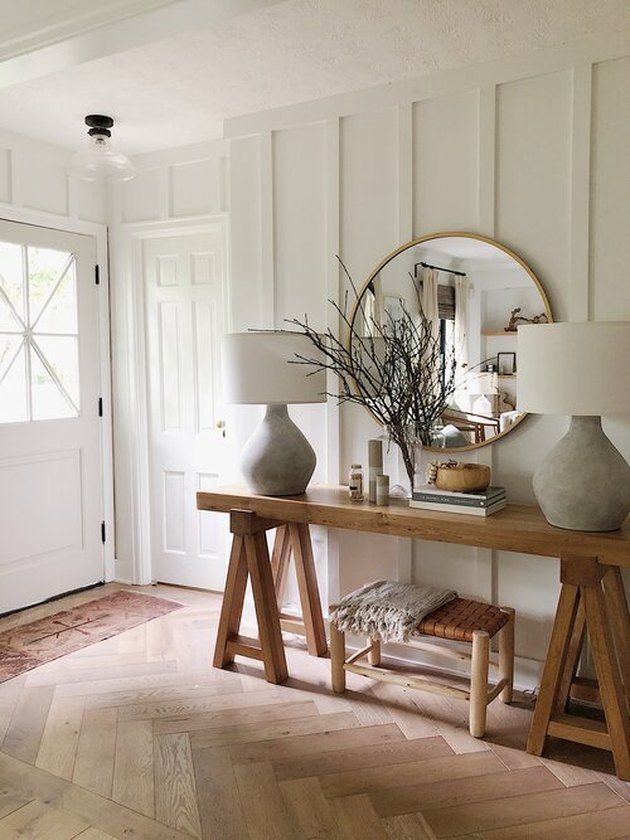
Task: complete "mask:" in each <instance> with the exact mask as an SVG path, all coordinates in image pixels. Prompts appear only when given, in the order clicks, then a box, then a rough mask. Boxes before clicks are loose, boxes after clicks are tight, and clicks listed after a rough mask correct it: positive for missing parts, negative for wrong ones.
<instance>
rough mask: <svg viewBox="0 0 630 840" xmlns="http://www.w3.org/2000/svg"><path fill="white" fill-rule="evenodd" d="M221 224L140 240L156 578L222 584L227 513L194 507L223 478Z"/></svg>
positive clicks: (223, 258) (225, 456) (223, 260)
mask: <svg viewBox="0 0 630 840" xmlns="http://www.w3.org/2000/svg"><path fill="white" fill-rule="evenodd" d="M224 242H225V238H224V231H223V227H222V226H220V225H217V226H216V228H213V229H212V230H211V231H209V232H207V233H195V234H185V235H178V236H160V237H158V238H150V239H145V240H144V241H143V271H144V278H145V300H146V328H147V366H148V370H149V429H150V473H151V559H152V563H153V577H154V579H155V580H158V581H162V582H167V583H176V584H181V585H185V586H195V587H200V588H204V589H217V590H218V589H222V588H223V586H224V582H225V569H226V545H227V539H226V537H227V523H226V522H225V519H226V517H222V516H220V515H218V514H212V513H201V512H199V511H197V509H196V504H195V494H196V491H197V490H206V489H211V488H212V487H214V486H216V484H217V483H218V482H221V481H224V480H225V478H226V467H227V463H228V447H229V439H228V438H226V437H225V436H224V431H223V429H221V428H220V421H221V420H222V419H223V408H222V406H221V404H220V393H221V389H220V371H221V366H220V357H219V353H220V346H221V345H220V342H221V336H222V335H223V333H224V331H225V321H226V318H225V311H226V306H225V303H226V302H225V294H224V288H225V274H226V253H225V244H224Z"/></svg>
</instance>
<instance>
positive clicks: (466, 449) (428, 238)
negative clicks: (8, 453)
mask: <svg viewBox="0 0 630 840" xmlns="http://www.w3.org/2000/svg"><path fill="white" fill-rule="evenodd" d="M455 237H460V238H465V239H476V240H478V241H479V242H485V243H486V244H487V245H494V247H495V248H498V249H499V250H500V251H503V253H504V254H507V256H508V257H512V259H514V260H516V262H517V263H518V264H519V265H520V266H521V268H523V269H524V270H525V271H526V272H527V274H528V275H529V277H530V278H531V280H532V282H533V283H534V285H535V286H536V288H537V289H538V292H539V294H540V296H541V298H542V301H543V304H544V307H545V315H546V316H547V319H548V322H549V323H550V324H551V323H553V313H552V311H551V304H550V303H549V298H548V297H547V293H546V291H545V288H544V286H543V284H542V283H541V282H540V280H539V279H538V277H537V276H536V275H535V274H534V272H533V271H532V270H531V268H530V267H529V266H528V265H527V263H526V262H525V260H524V259H522V257H519V255H518V254H517V253H516V252H515V251H512V249H511V248H508V247H507V245H503V244H501V243H500V242H497V241H496V239H491V238H490V237H489V236H482V235H481V234H480V233H467V232H466V231H452V230H448V231H443V232H441V233H428V234H426V235H425V236H419V237H417V238H416V239H411V240H410V241H409V242H405V243H404V244H403V245H400V246H399V247H398V248H396V250H395V251H392V252H391V253H390V254H388V255H387V256H386V257H385V258H384V259H383V260H381V262H380V263H379V264H378V265H377V266H376V268H375V269H374V270H373V271H372V272H371V274H370V276H369V277H368V278H367V280H366V281H365V282H364V283H363V285H362V287H361V289H360V291H359V295H358V298H357V300H356V302H355V304H354V307H353V309H352V315H351V317H350V325H351V327H353V326H354V321H355V318H356V316H357V311H358V309H359V304H360V301H361V299H362V298H363V295H364V294H365V291H366V289H367V288H368V286H369V285H370V284H371V283H372V282H373V281H374V279H375V278H376V276H377V275H378V274H379V272H381V271H382V270H383V269H384V268H385V266H386V265H388V264H389V263H390V262H391V261H392V260H393V259H395V257H397V256H398V255H399V254H402V252H403V251H407V250H408V249H409V248H413V247H415V246H416V245H421V244H422V243H423V242H431V241H432V240H434V239H448V238H455ZM351 345H352V334H350V336H349V338H348V350H349V351H351V349H352V348H351ZM365 410H366V411H367V412H368V413H369V414H370V416H371V417H373V418H374V419H375V420H376V422H377V423H379V425H381V421H380V420H378V419H377V418H376V417H374V414H373V413H372V412H371V411H370V409H369V408H368V407H367V406H365ZM527 416H528V415H527V414H523V416H522V417H519V419H518V420H516V422H515V423H513V424H512V425H511V426H510V428H509V429H506V430H505V431H504V432H499V434H498V435H494V437H491V438H490V439H489V440H484V441H481V442H480V443H471V444H470V445H469V446H452V447H451V446H449V447H448V448H447V449H445V448H443V447H437V446H426V447H424V449H425V450H426V451H427V452H442V453H448V454H450V453H452V452H471V451H472V450H473V449H481V447H482V446H488V445H489V444H492V443H496V442H497V441H498V440H501V438H504V437H505V436H506V435H509V434H510V432H513V431H514V430H515V429H516V428H518V426H520V424H521V423H522V422H523V420H525V419H526V418H527Z"/></svg>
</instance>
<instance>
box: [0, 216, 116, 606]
mask: <svg viewBox="0 0 630 840" xmlns="http://www.w3.org/2000/svg"><path fill="white" fill-rule="evenodd" d="M95 263H96V243H95V241H94V239H93V238H92V237H88V236H82V235H79V234H71V233H65V232H63V231H58V230H51V229H48V228H42V227H35V226H32V225H26V224H17V223H13V222H6V221H0V613H2V612H7V611H9V610H13V609H18V608H20V607H24V606H27V605H28V604H34V603H38V602H39V601H42V600H45V599H46V598H49V597H51V596H53V595H57V594H59V593H61V592H68V591H70V590H73V589H78V588H80V587H83V586H87V585H89V584H92V583H97V582H98V581H101V580H103V577H104V570H103V545H102V540H101V520H102V519H103V513H102V510H103V502H102V496H103V494H102V461H101V443H100V423H101V422H102V421H101V420H100V419H99V402H98V401H99V390H100V388H99V380H100V376H99V338H98V336H99V320H98V292H99V289H98V286H96V284H95V280H94V267H95Z"/></svg>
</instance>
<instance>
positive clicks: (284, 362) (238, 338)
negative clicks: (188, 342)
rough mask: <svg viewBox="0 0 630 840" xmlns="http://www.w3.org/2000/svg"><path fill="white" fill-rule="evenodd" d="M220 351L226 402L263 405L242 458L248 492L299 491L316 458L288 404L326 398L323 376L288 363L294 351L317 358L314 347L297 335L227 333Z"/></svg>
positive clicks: (283, 493) (293, 358) (286, 493)
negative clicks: (263, 410)
mask: <svg viewBox="0 0 630 840" xmlns="http://www.w3.org/2000/svg"><path fill="white" fill-rule="evenodd" d="M222 350H223V354H222V355H223V377H224V378H223V383H224V389H225V398H226V401H227V402H230V403H235V404H240V405H266V406H267V410H266V412H265V417H264V419H263V421H262V423H261V424H260V426H258V428H257V429H256V430H255V432H254V433H253V435H252V436H251V437H250V438H249V440H248V441H247V443H246V444H245V447H244V448H243V452H242V456H241V470H242V473H243V476H244V478H245V480H246V482H247V484H248V486H249V488H250V490H252V491H253V492H254V493H259V494H261V495H263V496H296V495H298V494H299V493H303V492H304V491H305V490H306V487H307V485H308V483H309V481H310V480H311V477H312V475H313V472H314V470H315V464H316V463H317V458H316V455H315V451H314V450H313V447H312V446H311V445H310V443H309V442H308V440H307V439H306V438H305V437H304V435H303V434H302V432H301V431H300V430H299V429H298V427H297V426H296V425H295V423H294V422H293V420H291V418H290V417H289V412H288V410H287V404H288V403H291V404H293V405H296V404H305V403H322V402H326V393H325V392H326V374H325V372H324V371H323V370H322V371H317V370H316V369H315V367H310V366H307V365H300V364H290V362H291V361H296V355H300V356H303V357H306V358H309V359H315V358H318V355H319V354H318V351H317V350H316V348H315V346H314V345H313V344H312V343H311V341H310V340H309V339H308V338H307V337H306V336H305V335H302V334H301V333H284V332H272V331H270V332H247V333H231V334H230V335H226V336H224V338H223V348H222Z"/></svg>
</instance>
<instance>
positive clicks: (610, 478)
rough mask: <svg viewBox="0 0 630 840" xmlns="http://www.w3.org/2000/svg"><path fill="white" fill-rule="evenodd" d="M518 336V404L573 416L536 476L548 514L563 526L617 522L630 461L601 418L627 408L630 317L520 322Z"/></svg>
mask: <svg viewBox="0 0 630 840" xmlns="http://www.w3.org/2000/svg"><path fill="white" fill-rule="evenodd" d="M517 341H518V344H517V365H518V395H517V401H518V405H517V408H518V410H519V411H523V412H530V413H533V414H567V415H570V416H571V417H572V420H571V424H570V427H569V431H568V432H567V434H566V435H565V437H564V438H562V440H561V441H560V442H559V443H558V444H557V445H556V446H555V447H554V448H553V449H552V451H551V452H550V453H549V455H548V456H547V458H546V460H545V461H544V462H543V463H542V464H541V466H540V467H539V468H538V470H537V471H536V473H535V475H534V492H535V493H536V497H537V499H538V501H539V503H540V506H541V508H542V510H543V512H544V514H545V516H546V517H547V519H548V521H549V522H550V523H551V524H552V525H557V526H559V527H561V528H572V529H576V530H581V531H611V530H615V529H616V528H619V527H620V526H621V525H622V524H623V522H624V520H625V519H626V516H627V515H628V511H629V510H630V467H629V466H628V464H627V463H626V461H625V460H624V458H623V456H622V455H621V453H620V452H619V451H618V450H617V449H616V448H615V447H614V446H613V444H612V443H611V442H610V440H609V439H608V438H607V437H606V435H605V434H604V432H603V430H602V425H601V417H602V416H605V415H617V414H629V413H630V381H629V376H628V360H630V322H599V323H598V322H588V323H578V324H571V323H557V324H535V325H526V326H520V327H519V328H518V339H517Z"/></svg>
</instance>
